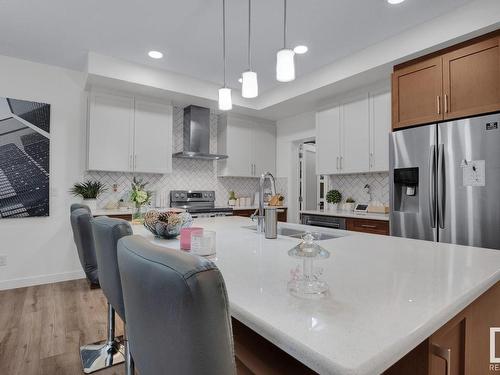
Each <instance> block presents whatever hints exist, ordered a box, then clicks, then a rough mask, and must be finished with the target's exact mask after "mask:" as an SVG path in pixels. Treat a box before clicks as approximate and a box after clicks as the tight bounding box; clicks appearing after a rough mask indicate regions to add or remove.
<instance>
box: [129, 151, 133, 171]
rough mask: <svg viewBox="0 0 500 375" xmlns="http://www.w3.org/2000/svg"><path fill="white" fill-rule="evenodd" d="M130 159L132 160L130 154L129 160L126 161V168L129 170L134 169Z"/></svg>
mask: <svg viewBox="0 0 500 375" xmlns="http://www.w3.org/2000/svg"><path fill="white" fill-rule="evenodd" d="M132 158H133V156H132V154H130V157H129V160H128V168H129V169H130V170H132V169H134V164H133V162H132Z"/></svg>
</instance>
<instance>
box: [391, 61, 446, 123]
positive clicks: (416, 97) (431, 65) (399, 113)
mask: <svg viewBox="0 0 500 375" xmlns="http://www.w3.org/2000/svg"><path fill="white" fill-rule="evenodd" d="M442 66H443V64H442V61H441V57H436V58H432V59H429V60H425V61H421V62H419V63H416V64H414V65H410V66H407V67H405V68H402V69H399V70H396V71H395V72H394V73H393V75H392V121H393V128H394V129H397V128H403V127H407V126H411V125H417V124H425V123H429V122H435V121H440V120H442V119H443V103H442V91H443V86H442V77H443V73H442Z"/></svg>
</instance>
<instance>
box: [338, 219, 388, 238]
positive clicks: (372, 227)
mask: <svg viewBox="0 0 500 375" xmlns="http://www.w3.org/2000/svg"><path fill="white" fill-rule="evenodd" d="M346 226H347V230H351V231H354V232H364V233H373V234H383V235H386V236H388V235H389V222H388V221H383V220H368V219H347V220H346Z"/></svg>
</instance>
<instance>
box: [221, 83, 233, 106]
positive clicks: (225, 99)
mask: <svg viewBox="0 0 500 375" xmlns="http://www.w3.org/2000/svg"><path fill="white" fill-rule="evenodd" d="M232 108H233V101H232V99H231V89H229V88H227V87H221V88H220V89H219V109H220V110H221V111H229V110H231V109H232Z"/></svg>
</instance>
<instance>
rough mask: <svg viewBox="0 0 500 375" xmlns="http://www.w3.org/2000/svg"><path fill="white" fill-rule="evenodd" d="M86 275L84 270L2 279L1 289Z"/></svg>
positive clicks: (48, 282) (49, 282)
mask: <svg viewBox="0 0 500 375" xmlns="http://www.w3.org/2000/svg"><path fill="white" fill-rule="evenodd" d="M84 277H85V273H84V272H83V271H82V270H78V271H69V272H62V273H54V274H51V275H40V276H32V277H21V278H18V279H11V280H2V281H0V290H6V289H15V288H23V287H27V286H33V285H42V284H51V283H57V282H60V281H68V280H76V279H82V278H84Z"/></svg>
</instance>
